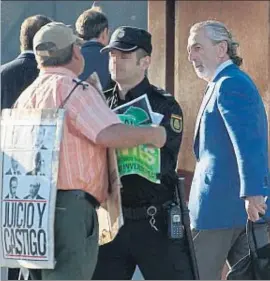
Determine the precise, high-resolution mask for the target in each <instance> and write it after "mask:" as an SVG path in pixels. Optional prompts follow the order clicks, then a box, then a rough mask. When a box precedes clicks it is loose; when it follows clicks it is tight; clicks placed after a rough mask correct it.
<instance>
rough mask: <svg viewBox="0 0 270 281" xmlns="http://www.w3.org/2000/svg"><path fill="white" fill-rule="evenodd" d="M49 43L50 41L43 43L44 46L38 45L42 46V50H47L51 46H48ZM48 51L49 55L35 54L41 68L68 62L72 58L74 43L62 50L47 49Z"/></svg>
mask: <svg viewBox="0 0 270 281" xmlns="http://www.w3.org/2000/svg"><path fill="white" fill-rule="evenodd" d="M48 44H50V43H43V44H41V45H42V46H41V45H39V46H38V47H40V50H41V51H42V49H44V50H47V49H50V48H49V47H50V46H47V45H48ZM47 53H48V56H40V55H38V54H36V55H35V56H36V61H37V64H38V67H39V68H40V67H44V66H45V67H46V66H61V65H65V64H68V63H69V62H70V61H71V59H72V55H73V44H72V45H70V46H68V47H66V48H64V49H61V50H56V51H47Z"/></svg>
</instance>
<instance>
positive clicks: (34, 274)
mask: <svg viewBox="0 0 270 281" xmlns="http://www.w3.org/2000/svg"><path fill="white" fill-rule="evenodd" d="M54 232H55V234H54V236H55V259H56V265H55V268H54V269H42V270H40V269H34V270H32V269H31V270H30V275H31V278H32V279H33V280H90V279H91V278H92V275H93V272H94V269H95V266H96V262H97V256H98V221H97V214H96V210H95V207H94V206H93V204H91V202H89V201H88V200H87V199H85V198H83V197H81V196H78V195H77V194H76V193H73V192H72V191H58V193H57V199H56V213H55V227H54Z"/></svg>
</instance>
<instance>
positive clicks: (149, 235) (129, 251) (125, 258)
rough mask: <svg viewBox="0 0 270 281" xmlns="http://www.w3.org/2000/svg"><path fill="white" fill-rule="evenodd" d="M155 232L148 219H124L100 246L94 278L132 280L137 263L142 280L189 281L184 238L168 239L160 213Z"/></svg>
mask: <svg viewBox="0 0 270 281" xmlns="http://www.w3.org/2000/svg"><path fill="white" fill-rule="evenodd" d="M156 227H157V228H158V231H156V230H155V229H154V228H153V227H152V226H151V225H150V223H149V220H148V219H141V220H130V219H125V224H124V226H123V227H122V228H121V229H120V231H119V233H118V235H117V236H116V238H115V239H114V240H113V241H112V242H111V243H108V244H105V245H103V246H100V248H99V254H98V263H97V267H96V270H95V272H94V275H93V279H94V280H102V279H103V280H128V279H131V278H132V276H133V274H134V271H135V268H136V265H137V266H138V267H139V269H140V271H141V273H142V274H143V277H144V279H151V280H181V279H182V280H192V279H194V278H193V274H192V269H191V265H190V263H189V258H188V253H189V249H188V246H187V242H186V240H185V239H181V240H170V239H169V238H168V236H167V226H166V222H165V220H164V217H163V216H157V217H156Z"/></svg>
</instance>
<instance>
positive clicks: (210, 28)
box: [190, 20, 243, 66]
mask: <svg viewBox="0 0 270 281" xmlns="http://www.w3.org/2000/svg"><path fill="white" fill-rule="evenodd" d="M200 29H205V30H206V33H207V35H208V38H209V39H210V40H211V41H212V42H213V44H217V43H220V42H222V41H226V42H227V45H228V50H227V54H228V56H229V57H230V59H231V60H232V61H233V63H234V64H236V65H238V66H240V65H241V64H242V62H243V59H242V58H241V57H239V56H238V55H237V48H238V47H239V43H238V42H236V41H235V40H234V38H233V36H232V34H231V32H230V31H229V30H228V29H227V27H226V26H225V25H224V24H223V23H222V22H219V21H215V20H207V21H203V22H198V23H196V24H194V25H193V26H192V27H191V29H190V33H193V32H196V31H198V30H200Z"/></svg>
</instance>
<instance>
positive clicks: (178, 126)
mask: <svg viewBox="0 0 270 281" xmlns="http://www.w3.org/2000/svg"><path fill="white" fill-rule="evenodd" d="M170 125H171V128H172V130H173V131H174V132H176V133H181V132H182V131H183V118H182V116H180V115H176V114H172V115H171V119H170Z"/></svg>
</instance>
